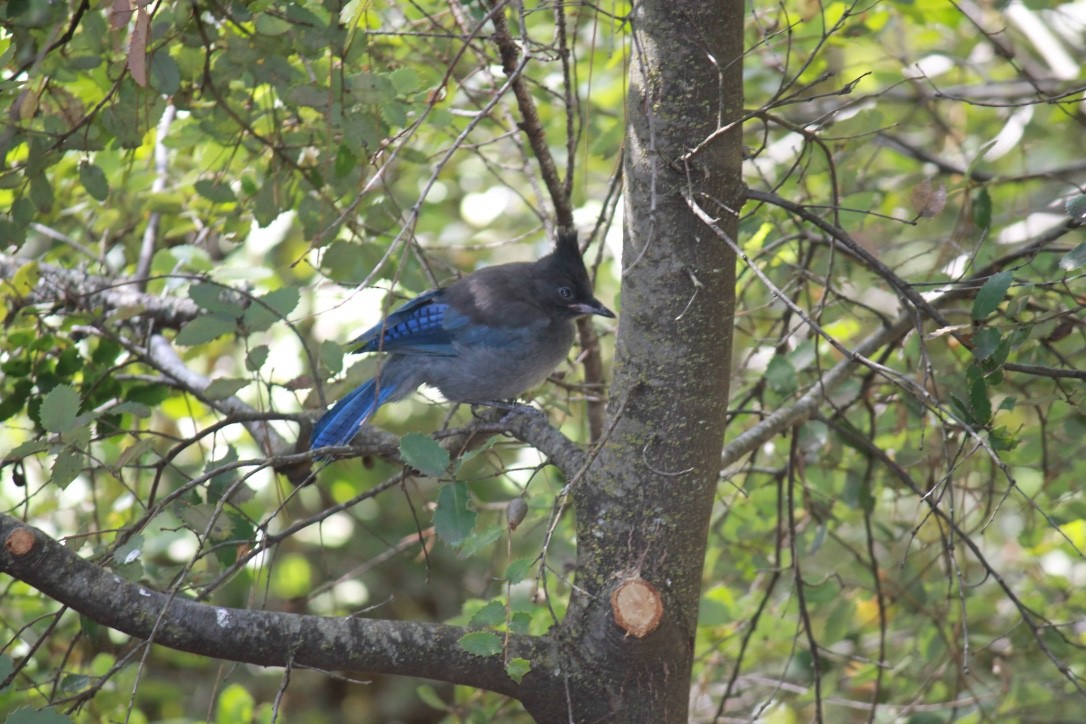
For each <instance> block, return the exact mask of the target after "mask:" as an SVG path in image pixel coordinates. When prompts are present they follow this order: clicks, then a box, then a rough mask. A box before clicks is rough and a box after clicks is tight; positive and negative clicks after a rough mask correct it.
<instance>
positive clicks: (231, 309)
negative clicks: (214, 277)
mask: <svg viewBox="0 0 1086 724" xmlns="http://www.w3.org/2000/svg"><path fill="white" fill-rule="evenodd" d="M233 296H234V295H233V294H232V293H231V291H230V290H229V289H227V288H226V287H224V286H223V285H222V284H215V283H214V282H199V283H197V284H193V285H192V286H190V287H189V299H191V300H192V301H194V302H195V303H196V305H197V306H198V307H200V308H201V309H206V310H207V311H209V312H211V313H212V314H214V315H215V316H217V317H220V318H222V319H227V318H230V319H237V318H238V317H240V316H241V315H242V314H244V313H245V309H244V308H243V307H242V306H241V305H240V304H238V303H237V302H235V301H234V299H233Z"/></svg>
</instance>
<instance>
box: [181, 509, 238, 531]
mask: <svg viewBox="0 0 1086 724" xmlns="http://www.w3.org/2000/svg"><path fill="white" fill-rule="evenodd" d="M175 512H176V513H177V517H179V518H180V519H181V520H182V521H183V522H184V524H185V527H187V528H188V529H189V530H191V531H192V532H193V533H196V534H197V535H203V534H204V533H205V531H207V532H209V534H210V536H211V537H212V538H217V539H222V538H223V536H225V535H226V534H227V533H229V532H230V521H229V520H228V519H227V517H226V516H225V515H222V514H221V513H220V514H219V515H217V516H216V515H215V506H214V505H211V504H208V503H200V504H199V505H180V506H178V509H176V511H175ZM208 526H210V531H208Z"/></svg>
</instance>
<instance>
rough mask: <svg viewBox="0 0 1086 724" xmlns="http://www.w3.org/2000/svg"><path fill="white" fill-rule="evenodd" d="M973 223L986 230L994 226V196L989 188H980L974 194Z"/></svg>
mask: <svg viewBox="0 0 1086 724" xmlns="http://www.w3.org/2000/svg"><path fill="white" fill-rule="evenodd" d="M973 223H974V224H976V225H977V227H978V228H980V229H984V230H987V229H988V228H990V227H991V226H992V197H991V196H990V195H989V194H988V189H980V190H979V191H977V193H975V194H973Z"/></svg>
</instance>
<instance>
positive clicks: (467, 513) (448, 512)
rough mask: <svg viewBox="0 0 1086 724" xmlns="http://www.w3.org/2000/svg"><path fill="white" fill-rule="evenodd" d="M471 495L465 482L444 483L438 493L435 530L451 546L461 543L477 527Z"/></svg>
mask: <svg viewBox="0 0 1086 724" xmlns="http://www.w3.org/2000/svg"><path fill="white" fill-rule="evenodd" d="M470 501H471V496H470V495H468V485H467V483H464V482H459V481H458V482H455V483H449V484H448V485H442V486H441V490H440V491H439V492H438V494H437V510H436V511H434V530H435V531H436V532H437V537H438V538H440V539H441V540H443V541H445V543H447V544H449V545H451V546H457V545H460V543H461V542H463V540H464V539H465V538H467V537H468V534H469V533H471V530H472V528H474V527H475V511H473V510H472V509H471V507H470Z"/></svg>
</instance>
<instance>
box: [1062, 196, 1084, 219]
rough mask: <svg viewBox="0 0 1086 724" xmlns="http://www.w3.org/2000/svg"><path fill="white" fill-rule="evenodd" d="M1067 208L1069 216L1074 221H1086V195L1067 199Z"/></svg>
mask: <svg viewBox="0 0 1086 724" xmlns="http://www.w3.org/2000/svg"><path fill="white" fill-rule="evenodd" d="M1065 208H1066V209H1067V215H1068V216H1070V217H1071V218H1072V219H1079V220H1082V219H1086V194H1079V195H1078V196H1075V197H1074V198H1071V199H1067V204H1066V206H1065Z"/></svg>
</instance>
